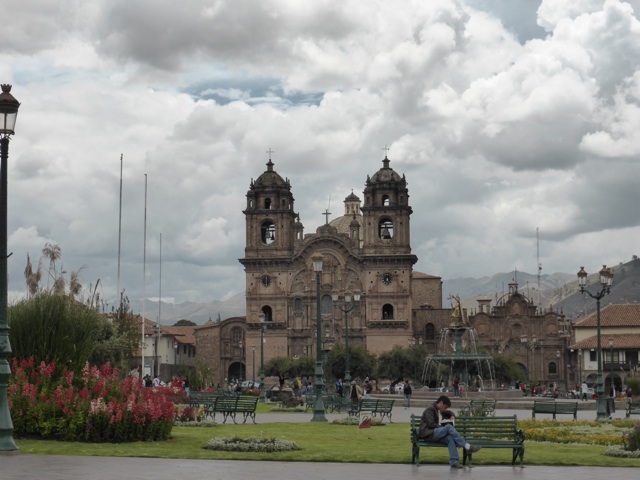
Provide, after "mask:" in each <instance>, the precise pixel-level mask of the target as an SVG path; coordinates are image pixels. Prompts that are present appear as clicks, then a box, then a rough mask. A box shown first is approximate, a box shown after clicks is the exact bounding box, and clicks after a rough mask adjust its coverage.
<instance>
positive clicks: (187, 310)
mask: <svg viewBox="0 0 640 480" xmlns="http://www.w3.org/2000/svg"><path fill="white" fill-rule="evenodd" d="M613 273H614V277H613V285H612V287H611V293H610V294H609V295H607V296H606V297H604V298H603V299H602V303H601V305H602V306H605V305H608V304H609V303H637V302H640V259H638V258H635V257H634V259H633V260H631V261H630V262H627V263H620V264H618V265H616V266H615V267H613ZM514 280H515V281H517V283H518V289H519V290H520V292H522V293H523V294H525V295H526V296H527V297H528V298H529V299H531V300H532V301H533V302H534V303H535V304H536V305H538V306H539V307H540V308H544V309H548V308H550V307H553V308H554V309H557V310H560V311H562V312H563V313H564V314H565V315H566V316H567V318H569V319H576V318H579V317H581V316H583V315H585V314H589V313H591V312H594V311H595V309H596V301H595V300H593V299H591V298H590V297H589V296H585V295H582V294H580V293H579V292H578V281H577V277H576V274H575V273H574V274H570V273H553V274H546V275H541V276H540V289H538V276H537V275H532V274H530V273H526V272H515V271H514V272H507V273H496V274H495V275H492V276H490V277H482V278H455V279H451V280H443V283H442V305H443V307H445V308H446V307H448V306H449V301H448V300H447V297H448V296H449V295H459V296H460V298H461V300H462V304H463V306H464V307H465V308H467V309H470V310H471V309H475V308H477V306H478V303H477V299H478V298H480V297H483V298H491V300H492V301H493V303H494V304H495V302H496V300H497V299H499V298H500V297H502V296H503V295H505V294H506V293H508V291H509V283H511V282H512V281H514ZM588 282H589V284H591V285H592V287H591V288H590V290H591V291H592V292H595V291H596V288H595V285H593V284H594V283H595V284H598V285H599V280H598V272H592V275H590V276H589V279H588ZM141 307H142V304H141V302H134V301H131V310H132V311H133V312H135V313H142V308H141ZM245 308H246V304H245V298H244V292H242V293H238V294H236V295H234V296H233V297H231V298H229V299H227V300H215V301H213V302H209V303H193V302H186V303H180V304H169V303H165V302H163V303H162V305H161V309H160V316H161V323H162V324H163V325H173V324H174V323H175V322H177V321H178V320H182V319H187V320H191V321H193V322H196V323H197V324H198V325H202V324H203V323H205V322H206V321H207V320H209V319H212V320H213V321H216V319H217V318H218V315H220V318H221V319H222V320H224V319H226V318H229V317H242V316H244V315H245ZM145 316H146V317H147V318H149V319H153V320H155V319H157V318H158V302H153V301H150V300H147V301H146V302H145Z"/></svg>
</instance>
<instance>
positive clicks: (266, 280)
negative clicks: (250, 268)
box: [261, 275, 271, 287]
mask: <svg viewBox="0 0 640 480" xmlns="http://www.w3.org/2000/svg"><path fill="white" fill-rule="evenodd" d="M261 282H262V285H264V286H265V287H268V286H269V285H271V277H269V275H263V276H262V279H261Z"/></svg>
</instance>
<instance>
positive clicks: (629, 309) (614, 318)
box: [574, 303, 640, 328]
mask: <svg viewBox="0 0 640 480" xmlns="http://www.w3.org/2000/svg"><path fill="white" fill-rule="evenodd" d="M596 325H597V312H594V313H592V314H591V315H589V316H587V317H584V318H582V319H579V320H577V321H576V322H575V324H574V327H575V328H585V327H587V328H594V327H596ZM600 326H601V327H639V328H640V305H638V304H635V303H629V304H613V305H607V306H606V307H604V308H601V309H600Z"/></svg>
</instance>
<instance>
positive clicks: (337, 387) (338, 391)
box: [336, 378, 344, 397]
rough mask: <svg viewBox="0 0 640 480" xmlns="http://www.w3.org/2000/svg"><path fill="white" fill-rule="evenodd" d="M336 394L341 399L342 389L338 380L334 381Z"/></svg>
mask: <svg viewBox="0 0 640 480" xmlns="http://www.w3.org/2000/svg"><path fill="white" fill-rule="evenodd" d="M336 393H337V394H338V395H339V396H340V397H342V396H344V395H343V393H344V392H343V387H342V379H341V378H339V379H338V380H336Z"/></svg>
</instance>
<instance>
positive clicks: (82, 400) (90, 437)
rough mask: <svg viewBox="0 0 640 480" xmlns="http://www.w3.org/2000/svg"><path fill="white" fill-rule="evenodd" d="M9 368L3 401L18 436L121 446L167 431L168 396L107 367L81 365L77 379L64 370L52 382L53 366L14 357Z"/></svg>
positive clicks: (159, 437)
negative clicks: (5, 394)
mask: <svg viewBox="0 0 640 480" xmlns="http://www.w3.org/2000/svg"><path fill="white" fill-rule="evenodd" d="M11 370H12V376H11V378H10V379H9V389H8V398H9V409H10V410H11V418H12V420H13V427H14V428H13V431H14V434H15V435H17V436H24V435H36V436H39V437H42V438H49V439H58V440H67V441H87V442H112V443H121V442H135V441H139V440H165V439H167V438H168V437H169V435H170V433H171V428H172V426H173V422H174V419H175V417H176V408H175V406H174V404H173V403H172V402H170V401H168V400H167V397H166V393H168V392H164V391H159V389H151V388H145V387H143V386H142V382H141V381H140V380H134V379H132V378H130V377H127V378H125V379H124V380H123V379H121V378H120V375H119V371H118V369H113V368H112V367H111V365H110V364H105V365H102V366H101V367H90V366H89V365H86V366H85V368H84V369H83V371H82V375H81V376H77V375H75V374H74V373H73V372H69V371H68V370H66V369H65V370H64V373H63V376H62V378H57V379H56V378H53V373H54V371H55V364H53V363H51V364H49V365H46V364H45V363H44V362H42V363H41V364H40V365H39V366H36V365H34V360H33V358H31V359H29V360H28V361H22V362H18V361H16V360H15V359H14V361H13V365H12V368H11ZM164 390H167V389H164ZM170 390H172V392H171V393H172V394H173V395H178V394H179V393H180V392H179V391H178V390H179V389H178V388H177V387H176V388H175V389H170Z"/></svg>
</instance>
